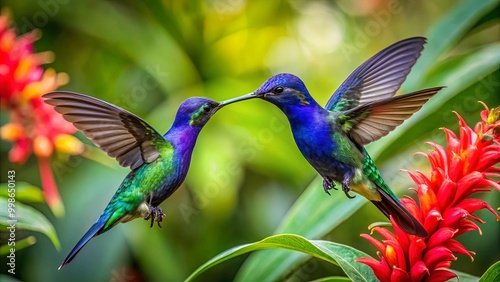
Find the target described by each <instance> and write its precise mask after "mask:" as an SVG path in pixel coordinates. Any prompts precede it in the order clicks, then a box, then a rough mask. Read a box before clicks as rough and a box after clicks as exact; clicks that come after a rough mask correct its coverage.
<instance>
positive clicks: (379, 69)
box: [325, 37, 426, 112]
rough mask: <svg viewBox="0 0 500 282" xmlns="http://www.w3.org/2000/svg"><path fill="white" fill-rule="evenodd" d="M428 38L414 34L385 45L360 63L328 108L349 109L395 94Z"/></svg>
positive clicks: (328, 103) (338, 90)
mask: <svg viewBox="0 0 500 282" xmlns="http://www.w3.org/2000/svg"><path fill="white" fill-rule="evenodd" d="M425 43H426V39H425V38H424V37H412V38H408V39H405V40H402V41H399V42H396V43H394V44H393V45H391V46H389V47H387V48H385V49H384V50H382V51H380V52H379V53H377V54H375V55H374V56H373V57H371V58H370V59H368V60H367V61H366V62H364V63H363V64H362V65H361V66H359V67H358V68H357V69H356V70H355V71H354V72H353V73H352V74H351V75H349V77H347V79H346V80H345V81H344V82H343V83H342V84H341V85H340V87H339V88H338V89H337V91H335V93H333V95H332V97H331V98H330V100H329V101H328V102H327V104H326V106H325V108H326V109H327V110H329V111H339V112H340V111H347V110H349V109H352V108H355V107H357V106H358V105H362V104H365V103H371V102H374V101H377V100H380V99H386V98H389V97H392V96H394V94H395V93H396V91H397V90H398V89H399V87H401V84H402V83H403V82H404V81H405V79H406V76H407V75H408V74H409V73H410V70H411V68H412V67H413V65H414V64H415V62H416V61H417V59H418V57H420V52H422V50H423V48H424V44H425Z"/></svg>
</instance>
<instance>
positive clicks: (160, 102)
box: [0, 0, 500, 281]
mask: <svg viewBox="0 0 500 282" xmlns="http://www.w3.org/2000/svg"><path fill="white" fill-rule="evenodd" d="M471 2H477V1H464V2H461V3H460V4H457V3H456V1H423V2H412V1H410V2H407V1H401V2H399V1H388V0H387V1H385V0H384V1H344V0H342V1H263V0H260V1H226V0H207V1H156V0H144V1H116V0H109V1H98V0H90V1H38V2H32V1H26V0H21V1H19V0H7V1H4V2H2V6H6V7H9V8H10V9H11V11H12V16H13V19H14V22H15V23H16V25H17V27H18V34H25V33H26V32H29V31H31V30H33V29H38V30H39V31H40V32H41V34H42V37H41V38H40V39H39V40H37V41H36V42H35V46H34V47H35V49H36V50H38V51H44V50H51V51H52V52H53V53H54V54H55V56H56V58H57V60H55V61H54V62H53V63H52V64H50V65H49V66H50V67H52V68H54V69H57V70H58V71H64V72H65V73H68V74H69V76H70V77H71V81H70V82H69V83H68V84H67V85H66V86H64V87H63V88H64V90H70V91H75V92H81V93H85V94H88V95H91V96H95V97H97V98H100V99H103V100H106V101H109V102H111V103H114V104H117V105H118V106H120V107H122V108H125V109H127V110H130V111H132V112H133V113H135V114H137V115H139V116H141V117H142V118H143V119H144V120H146V121H148V123H150V124H151V125H153V126H154V127H155V128H157V129H158V130H159V131H164V130H166V129H167V128H169V126H170V124H171V122H172V120H173V116H174V114H175V111H176V109H177V107H178V105H179V104H180V102H181V101H182V100H184V99H185V98H187V97H190V96H207V97H210V98H213V99H215V100H224V99H228V98H232V97H235V96H237V95H240V94H244V93H248V92H250V91H253V90H254V89H256V88H257V87H258V86H259V85H260V84H261V83H262V82H263V81H264V80H266V79H267V78H268V77H269V76H271V75H273V74H276V73H278V72H292V73H295V74H297V75H299V76H300V77H301V78H302V79H303V80H304V81H305V83H306V84H307V86H308V88H309V90H311V93H312V95H313V96H314V97H315V98H316V99H317V100H318V101H320V102H321V101H323V102H326V101H327V99H328V98H329V96H330V95H331V93H333V91H334V90H335V88H336V87H337V86H338V85H340V83H341V82H342V80H343V79H344V78H345V77H347V75H348V74H349V73H350V72H351V71H353V70H354V69H355V68H356V67H357V66H358V65H359V64H361V63H362V62H363V61H364V60H366V59H367V58H368V57H369V56H371V55H373V54H374V53H375V52H377V51H378V50H380V49H382V48H384V47H386V46H388V45H389V44H391V43H394V42H396V41H398V40H400V39H403V38H407V37H411V36H417V35H423V36H425V35H427V37H428V38H429V43H428V44H427V46H426V50H425V51H424V54H423V55H422V58H421V59H420V61H419V63H418V64H417V65H416V66H415V68H414V70H413V72H412V75H411V76H410V77H409V78H408V80H407V82H406V83H405V84H404V85H403V90H404V92H409V91H413V90H417V89H419V88H423V87H430V86H437V85H446V86H447V87H448V88H447V90H446V92H442V93H440V95H438V96H436V97H435V98H433V99H432V100H431V101H430V102H429V103H428V105H426V106H425V107H424V108H423V109H422V110H421V111H420V112H419V114H418V115H416V116H414V117H412V119H411V120H409V121H408V122H405V124H403V126H402V127H401V128H399V129H398V130H396V131H394V132H393V134H391V135H390V136H387V137H386V138H384V139H382V140H380V141H378V142H376V143H374V144H373V145H370V147H369V148H368V150H369V152H370V154H371V155H372V156H373V157H376V163H377V165H378V167H379V168H380V170H381V172H382V175H383V176H384V178H385V179H386V180H387V181H388V184H389V185H390V187H393V188H394V189H395V191H396V192H401V191H402V190H403V189H406V187H409V183H410V178H409V177H407V176H406V175H404V174H403V173H398V172H397V169H399V168H406V169H410V168H411V169H412V170H414V169H420V170H424V171H425V170H428V166H427V164H425V163H424V162H422V161H421V160H420V159H419V158H412V157H409V156H410V154H411V153H412V152H415V151H423V150H424V149H423V148H421V147H420V146H422V145H421V144H423V143H424V142H425V141H429V140H430V141H433V142H435V143H439V142H440V141H442V140H440V138H441V137H439V135H438V134H436V132H439V130H438V128H439V127H447V128H450V129H456V125H455V124H456V120H455V119H454V115H453V114H452V113H451V111H452V110H455V111H458V112H460V113H461V114H462V115H463V118H464V119H465V120H466V121H467V122H468V123H469V124H472V123H474V122H476V121H477V120H478V118H477V112H478V111H479V109H480V107H481V106H480V105H479V104H478V103H477V101H478V100H481V101H484V102H485V103H486V104H488V105H490V106H495V105H499V104H500V97H498V95H494V94H495V93H498V87H499V86H498V82H497V79H496V77H498V74H499V71H498V56H495V54H498V41H499V40H498V39H499V36H498V34H499V33H498V28H499V22H498V16H497V15H496V14H495V13H494V9H495V7H497V6H498V1H482V3H481V4H477V5H473V4H471ZM462 5H466V6H467V7H466V8H464V7H463V6H462ZM475 6H477V9H476V8H475ZM457 9H462V10H461V11H462V12H460V13H458V12H456V10H457ZM464 11H465V12H464ZM426 56H428V57H427V59H426ZM422 61H424V62H422ZM424 73H425V75H423V74H424ZM420 76H422V77H420ZM441 94H442V95H441ZM8 119H9V117H8V116H7V115H6V114H5V113H4V111H2V113H1V114H0V121H1V123H2V125H3V124H5V123H7V120H8ZM454 126H455V127H454ZM76 136H77V137H79V138H80V140H82V142H84V143H86V144H87V145H88V146H86V152H85V154H86V156H88V155H91V156H92V158H93V159H99V160H103V159H104V160H106V159H107V156H106V155H105V154H103V153H101V152H99V150H98V149H93V148H95V147H92V146H93V145H90V143H89V141H88V140H86V139H85V138H84V137H82V135H81V134H79V133H77V134H76ZM0 142H1V143H0V152H1V154H2V168H3V167H4V165H3V162H4V160H7V154H8V150H9V149H10V148H11V147H10V144H8V143H6V142H3V141H0ZM108 159H109V158H108ZM192 161H193V162H192V166H191V168H190V172H189V174H188V177H187V179H186V182H185V184H184V185H183V187H181V188H180V189H179V190H178V191H177V192H176V193H174V195H172V197H171V198H169V199H167V200H166V201H165V202H164V203H163V204H162V208H163V210H164V211H165V213H166V214H167V217H166V218H165V219H164V223H165V224H164V228H162V229H159V228H153V229H150V228H149V224H148V223H147V222H144V221H141V220H135V221H133V222H130V223H127V224H122V225H120V226H117V227H116V228H114V229H113V230H111V231H109V232H107V233H106V234H103V235H102V236H99V237H98V238H96V239H95V240H93V241H92V242H91V243H89V244H88V246H86V248H85V249H84V250H83V251H82V252H81V253H80V254H79V257H77V258H76V259H75V260H74V261H73V262H72V263H71V264H70V265H68V266H67V267H65V269H63V270H62V271H57V267H58V266H59V264H60V262H61V261H62V259H63V258H64V256H65V255H66V254H67V252H68V251H69V250H70V249H71V247H72V246H73V245H74V244H75V243H76V241H77V240H78V239H79V238H80V237H81V236H82V234H83V233H84V232H85V231H86V230H87V229H88V228H89V227H90V225H91V224H92V223H93V222H94V221H95V219H96V218H97V217H98V216H99V214H100V213H101V212H102V209H103V208H104V207H105V205H106V204H107V202H108V201H109V199H110V197H111V195H112V194H113V193H114V192H115V190H116V188H117V187H118V185H119V184H120V181H121V180H122V179H123V177H124V176H125V175H126V173H127V172H128V171H127V170H126V169H123V168H121V167H119V166H118V165H117V164H115V163H114V162H108V164H111V165H106V166H104V165H102V164H101V163H96V162H95V161H92V160H88V159H86V158H82V157H79V156H72V157H68V156H64V155H59V154H54V155H53V159H52V169H53V171H54V176H55V180H56V182H57V185H58V187H59V190H60V193H61V197H62V200H63V202H64V204H65V207H66V215H65V216H64V217H62V218H58V219H54V220H52V221H53V224H54V226H55V229H56V230H57V233H58V235H59V239H60V241H61V245H62V248H61V250H62V251H61V252H57V251H56V250H55V249H54V246H53V245H52V243H51V242H50V241H49V240H47V239H45V238H43V237H41V238H38V242H37V243H36V244H35V245H34V246H32V247H30V248H27V249H25V250H23V251H22V252H19V253H18V256H19V259H20V260H19V261H22V264H21V263H20V264H19V265H18V270H19V273H18V274H17V276H16V277H17V278H19V279H20V280H23V281H34V280H36V281H69V280H71V281H89V280H92V281H109V280H115V281H116V280H126V279H129V280H131V279H136V280H147V281H181V280H182V279H185V278H186V277H188V276H189V275H190V273H192V272H193V271H194V270H195V269H196V268H198V267H199V266H200V265H203V264H204V263H205V262H206V261H208V260H209V259H210V258H212V257H213V256H214V255H215V254H218V253H220V252H222V251H224V250H228V249H231V248H233V247H234V246H238V245H241V244H245V243H247V242H255V241H258V240H259V239H261V238H265V237H268V236H270V235H271V234H273V233H274V234H279V233H293V234H298V235H300V236H302V237H305V238H308V239H309V240H319V239H321V238H324V239H326V241H335V242H338V243H341V244H342V245H347V246H353V247H355V248H356V249H360V250H364V251H365V252H367V253H370V252H371V251H372V247H371V246H370V245H369V244H368V243H367V242H364V241H362V240H360V238H359V234H360V233H362V232H366V226H368V225H369V224H370V223H371V222H374V221H380V220H384V217H383V216H382V215H381V214H380V213H378V212H374V211H375V209H373V208H372V207H370V206H369V205H366V206H363V202H364V201H363V200H362V199H361V197H356V199H355V200H352V201H349V200H347V199H345V197H344V195H343V194H342V195H341V193H335V194H332V196H331V197H328V196H326V195H325V194H324V192H323V191H322V189H321V182H320V181H319V179H316V178H315V179H314V180H313V181H311V180H312V179H313V178H314V177H315V175H316V174H315V172H314V171H313V169H312V168H311V167H310V166H309V165H308V164H307V162H306V161H305V160H304V159H303V157H302V156H301V155H300V153H299V152H298V150H297V148H296V146H295V144H294V141H293V138H292V136H291V134H290V132H289V128H288V124H287V122H286V120H284V117H283V115H282V114H281V113H279V112H278V111H276V110H275V109H274V108H273V107H272V105H267V104H266V103H264V102H262V101H249V102H247V103H241V104H235V105H234V106H231V107H227V108H224V109H223V110H221V111H220V112H218V113H217V115H216V116H215V117H214V118H213V119H212V120H211V121H210V122H209V123H208V125H207V127H206V128H205V129H204V131H203V132H202V133H201V135H200V138H199V140H198V144H197V146H196V149H195V152H194V154H193V157H192ZM401 163H403V164H401ZM13 167H14V168H15V169H16V170H17V171H18V181H26V182H28V183H33V184H35V185H36V186H41V183H40V180H39V176H38V172H37V170H38V167H37V163H36V162H35V161H34V160H32V159H29V160H28V161H27V162H26V163H25V164H24V165H22V166H20V165H17V166H15V165H13ZM5 177H6V175H5V174H4V173H3V172H2V174H1V175H0V182H6V178H5ZM304 187H307V188H306V189H305V190H304ZM485 200H486V201H488V202H491V200H492V199H491V198H490V199H488V198H487V199H485ZM33 206H34V207H35V208H40V209H41V210H42V211H43V209H44V208H45V207H44V206H40V204H37V203H33ZM482 230H483V232H484V234H483V240H476V239H475V238H474V237H466V236H464V237H463V238H461V239H462V240H463V241H462V242H464V244H465V242H466V243H467V244H466V245H467V246H469V247H470V249H473V250H475V251H476V252H477V253H478V255H477V256H476V257H475V261H474V263H470V262H466V263H461V262H460V260H459V261H457V264H456V265H455V268H456V269H459V270H460V271H463V272H465V273H472V274H474V275H476V276H480V275H481V274H482V273H483V272H484V271H485V270H486V269H487V267H488V266H489V265H491V264H492V263H493V262H495V261H496V260H498V259H499V257H498V254H497V252H496V250H497V249H498V247H499V245H498V242H497V240H496V238H498V236H499V234H498V228H497V226H496V225H495V222H494V220H493V219H488V220H487V223H486V224H485V225H484V226H482ZM2 235H3V234H2ZM103 250H105V252H103ZM263 258H269V260H263ZM307 258H308V257H307V256H306V255H301V254H299V253H297V252H290V251H283V250H262V251H259V252H256V253H253V254H251V255H250V256H249V257H248V258H246V257H237V258H234V259H231V260H228V261H226V262H224V263H223V264H220V265H219V266H218V267H215V268H213V269H211V270H210V271H209V272H207V273H204V274H203V276H202V278H203V279H204V280H207V281H213V280H215V281H221V280H224V281H230V280H233V279H235V278H236V279H240V280H242V279H244V278H245V277H246V275H248V274H250V273H252V274H254V276H252V277H253V278H255V280H259V279H260V280H261V281H267V280H273V279H272V278H271V277H278V278H283V279H287V278H290V279H291V278H296V279H299V280H314V279H317V278H320V277H332V276H333V277H339V276H344V275H345V274H344V273H343V272H342V270H341V269H340V268H338V267H331V264H329V263H324V262H322V261H319V260H317V259H313V260H309V261H307ZM244 261H245V262H244ZM263 261H265V263H263ZM252 265H253V266H252ZM268 266H269V268H267V267H268ZM305 266H313V268H312V269H314V271H310V269H311V268H306V267H305ZM240 267H241V269H240ZM251 271H253V272H251ZM263 277H269V279H264V278H263ZM332 279H337V278H332ZM339 279H340V281H342V279H341V278H339ZM334 281H335V280H334Z"/></svg>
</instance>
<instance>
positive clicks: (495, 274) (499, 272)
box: [479, 261, 500, 282]
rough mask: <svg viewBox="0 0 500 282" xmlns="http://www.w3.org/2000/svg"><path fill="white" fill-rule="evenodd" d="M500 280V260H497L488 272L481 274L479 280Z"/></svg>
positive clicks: (482, 281)
mask: <svg viewBox="0 0 500 282" xmlns="http://www.w3.org/2000/svg"><path fill="white" fill-rule="evenodd" d="M490 281H500V261H497V262H495V264H493V265H492V266H490V268H488V270H486V272H485V273H484V274H483V275H482V276H481V278H480V279H479V282H490Z"/></svg>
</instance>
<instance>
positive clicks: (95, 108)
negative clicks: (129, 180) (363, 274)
mask: <svg viewBox="0 0 500 282" xmlns="http://www.w3.org/2000/svg"><path fill="white" fill-rule="evenodd" d="M43 98H45V103H47V104H50V105H52V106H55V110H56V111H57V112H58V113H60V114H62V115H63V117H64V119H66V120H67V121H69V122H71V123H73V124H74V125H75V127H76V128H78V129H80V130H81V131H82V132H83V133H84V134H85V135H86V136H87V137H88V138H89V139H90V140H92V141H94V143H95V144H96V145H97V146H98V147H99V148H101V149H102V150H103V151H105V152H106V153H107V154H108V155H109V156H110V157H113V158H116V160H117V161H118V163H120V165H122V166H124V167H128V166H130V168H131V169H132V170H134V169H136V168H138V167H139V166H141V165H142V164H143V163H151V162H153V161H154V160H156V159H157V158H158V157H159V156H160V153H159V152H158V150H157V149H156V147H155V146H158V145H160V144H161V142H165V143H167V141H166V140H165V139H163V137H162V136H161V135H160V134H159V133H158V132H157V131H156V130H155V129H154V128H152V127H151V126H150V125H149V124H147V123H146V122H145V121H144V120H142V119H141V118H139V117H138V116H136V115H134V114H132V113H130V112H128V111H126V110H124V109H122V108H119V107H117V106H115V105H112V104H110V103H107V102H104V101H102V100H99V99H96V98H93V97H90V96H86V95H83V94H78V93H73V92H65V91H58V92H51V93H48V94H45V95H43Z"/></svg>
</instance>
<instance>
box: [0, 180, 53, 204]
mask: <svg viewBox="0 0 500 282" xmlns="http://www.w3.org/2000/svg"><path fill="white" fill-rule="evenodd" d="M15 188H16V200H17V201H21V202H37V203H42V202H45V200H44V198H43V193H42V190H40V188H38V187H36V186H34V185H32V184H30V183H28V182H23V181H17V182H16V187H15ZM8 189H9V186H8V184H7V183H2V184H0V197H5V198H8V197H9V195H8Z"/></svg>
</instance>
